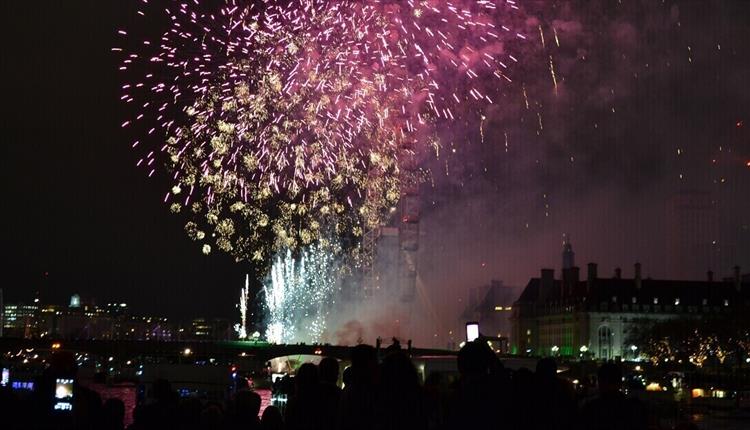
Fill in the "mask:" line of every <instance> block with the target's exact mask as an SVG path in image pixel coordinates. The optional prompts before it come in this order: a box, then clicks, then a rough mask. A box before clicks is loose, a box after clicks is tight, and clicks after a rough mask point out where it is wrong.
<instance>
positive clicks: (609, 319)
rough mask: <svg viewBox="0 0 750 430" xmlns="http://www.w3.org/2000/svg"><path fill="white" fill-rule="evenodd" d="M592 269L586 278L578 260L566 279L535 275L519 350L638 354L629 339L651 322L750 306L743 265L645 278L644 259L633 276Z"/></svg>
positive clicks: (520, 306) (518, 332)
mask: <svg viewBox="0 0 750 430" xmlns="http://www.w3.org/2000/svg"><path fill="white" fill-rule="evenodd" d="M587 269H588V270H587V276H586V279H580V276H579V269H578V267H575V266H573V267H570V268H567V269H563V274H562V279H555V276H554V270H553V269H542V270H541V276H540V277H538V278H532V279H531V280H529V282H528V284H527V285H526V287H525V289H524V291H523V292H522V293H521V296H520V297H519V298H518V300H517V301H516V302H515V303H514V304H513V311H512V319H511V321H512V326H513V328H512V336H511V340H512V346H511V352H512V353H516V354H525V355H534V356H563V357H581V358H595V359H613V358H617V357H620V358H622V359H636V358H638V356H639V355H638V354H639V353H638V348H637V347H635V346H634V345H630V344H628V343H627V341H628V339H629V336H630V335H631V334H632V333H633V332H634V330H637V329H638V328H639V327H643V325H644V324H651V323H656V322H659V321H665V320H672V319H685V320H690V319H696V318H701V317H702V316H704V315H727V316H729V315H737V314H740V313H742V312H747V311H748V310H750V282H748V281H750V279H748V277H747V276H740V269H739V267H735V269H734V274H733V276H732V277H730V278H725V279H724V280H722V281H716V280H714V279H713V273H711V272H709V274H708V279H707V280H705V281H679V280H655V279H650V278H643V276H642V273H641V265H640V264H638V263H636V265H635V268H634V274H633V277H632V278H630V279H625V278H622V276H621V271H620V270H619V269H617V270H616V271H615V275H614V276H613V277H611V278H601V277H599V276H598V273H597V265H596V264H595V263H589V264H588V268H587Z"/></svg>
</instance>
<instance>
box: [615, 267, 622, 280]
mask: <svg viewBox="0 0 750 430" xmlns="http://www.w3.org/2000/svg"><path fill="white" fill-rule="evenodd" d="M615 279H622V269H620V268H619V267H616V268H615Z"/></svg>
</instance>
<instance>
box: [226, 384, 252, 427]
mask: <svg viewBox="0 0 750 430" xmlns="http://www.w3.org/2000/svg"><path fill="white" fill-rule="evenodd" d="M260 403H261V401H260V395H258V393H256V392H254V391H247V390H245V391H238V392H237V393H236V394H235V395H234V401H233V402H232V405H231V406H232V407H231V410H230V411H229V414H228V417H227V424H226V426H225V427H226V428H227V430H230V429H231V430H235V429H237V430H239V429H248V430H250V429H258V428H260V420H259V419H258V414H259V413H260Z"/></svg>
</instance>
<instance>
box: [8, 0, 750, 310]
mask: <svg viewBox="0 0 750 430" xmlns="http://www.w3.org/2000/svg"><path fill="white" fill-rule="evenodd" d="M136 3H137V2H135V1H125V0H119V1H105V2H102V1H93V0H92V1H72V0H71V1H64V2H63V1H45V2H27V1H5V2H2V5H1V6H0V17H2V18H0V20H2V23H1V24H0V28H2V30H0V31H2V32H3V37H2V39H0V40H2V41H3V44H2V48H1V49H2V51H0V52H1V54H2V55H1V56H0V91H1V93H0V94H2V106H1V107H0V109H1V112H0V130H1V131H0V133H2V134H1V135H2V141H3V144H2V145H1V146H0V148H2V149H0V150H1V151H2V153H1V156H0V163H2V168H1V171H2V185H1V187H2V188H1V189H0V191H1V192H2V202H3V215H4V216H3V220H4V222H3V223H2V242H1V243H2V250H3V258H2V268H3V275H4V276H3V280H2V288H3V289H4V291H5V294H6V298H7V300H11V301H15V300H29V299H30V298H31V297H32V296H33V292H34V291H36V290H39V291H41V293H42V296H43V297H44V299H45V301H47V300H48V301H52V302H64V301H65V300H66V299H67V297H69V296H70V295H71V294H72V293H74V292H79V293H81V294H82V295H83V296H84V297H95V298H96V299H97V301H98V302H107V301H110V300H116V301H126V302H128V303H131V305H132V306H133V307H134V308H135V309H136V311H137V312H144V313H160V314H166V315H167V316H177V317H188V316H195V315H209V316H211V315H215V316H225V317H231V316H233V315H234V313H233V312H234V303H235V301H236V297H237V294H238V291H239V288H240V287H241V285H242V283H243V278H244V270H243V267H242V266H241V265H238V264H235V263H234V262H233V261H232V260H231V259H230V258H229V257H226V256H224V255H222V254H220V253H212V254H211V255H209V256H205V255H203V254H201V253H200V251H199V249H198V248H197V247H196V246H195V243H193V242H191V241H190V240H189V239H188V238H187V237H186V235H185V234H184V231H183V228H182V226H183V221H182V220H180V219H177V218H176V217H174V216H173V215H171V214H170V213H169V211H168V208H167V207H165V205H163V204H162V197H163V195H164V192H165V190H166V189H168V188H167V187H168V184H167V182H166V181H163V180H162V179H159V178H158V177H157V178H154V179H147V178H146V175H145V174H144V171H142V170H138V169H136V167H135V163H136V160H137V154H136V153H134V152H133V151H132V150H131V149H130V147H129V144H128V142H127V140H126V138H125V136H123V135H122V132H121V129H120V123H121V122H122V120H123V116H124V114H123V110H122V106H121V104H120V102H119V96H120V91H119V87H120V85H121V84H122V82H123V79H121V76H119V75H118V71H117V65H118V60H119V58H118V57H117V56H115V55H113V53H112V52H110V48H111V47H113V46H115V45H116V44H117V43H118V40H117V38H116V34H115V33H116V30H117V29H119V28H129V27H130V26H131V25H132V22H130V20H131V16H132V15H133V5H134V4H136ZM522 3H523V2H522ZM621 3H625V5H623V4H621ZM526 6H527V7H528V9H529V15H530V16H532V17H536V18H535V19H536V21H535V20H534V19H531V18H530V20H529V21H528V22H527V30H528V32H529V34H531V35H533V37H534V38H533V39H532V41H533V46H534V47H533V48H529V53H528V58H527V59H524V61H522V64H523V66H520V67H519V69H518V70H517V75H516V76H515V77H514V84H513V85H511V86H509V88H508V90H507V92H505V93H504V96H503V100H502V101H501V102H500V103H498V104H497V107H494V108H492V109H488V110H487V112H485V113H486V115H487V118H488V119H487V121H486V123H485V125H484V130H483V132H484V134H485V141H484V142H483V143H482V142H481V137H480V135H479V132H478V125H477V124H475V123H470V125H469V126H466V128H463V127H456V129H455V130H454V133H452V134H444V135H443V136H442V138H443V145H444V148H445V150H444V151H443V152H444V153H445V154H448V155H446V156H444V157H443V158H441V159H440V160H438V161H435V160H432V161H428V163H431V167H432V170H433V174H434V180H435V181H434V182H435V187H434V188H433V187H431V186H427V187H426V188H425V190H424V192H423V200H424V208H423V222H422V231H423V234H422V243H421V255H420V267H421V271H420V277H421V280H422V282H423V284H424V288H425V290H426V291H427V292H428V295H430V297H431V301H432V305H433V306H435V307H436V308H438V309H439V310H445V311H448V312H450V313H452V314H455V315H457V314H458V312H459V311H460V307H461V306H462V302H461V301H462V300H464V298H465V297H466V291H467V289H468V287H473V286H477V285H480V284H483V283H487V282H489V280H490V279H492V278H496V279H503V280H505V281H506V283H507V284H510V285H515V286H519V285H523V284H525V282H526V280H528V278H529V277H531V276H535V275H536V274H537V272H538V269H539V268H540V267H542V266H551V267H556V268H559V264H560V263H559V255H560V251H561V241H562V235H563V233H568V234H570V235H571V236H572V241H573V244H574V248H575V250H576V251H577V253H578V258H579V259H578V263H579V265H582V266H583V265H584V264H585V263H586V262H587V261H592V260H593V261H597V262H599V263H600V266H601V269H600V272H601V273H605V274H609V273H611V271H612V269H613V268H614V267H615V266H622V267H623V268H624V271H625V274H626V275H627V274H629V273H630V271H631V265H632V263H633V262H635V261H636V260H640V261H642V262H643V263H644V272H645V273H646V274H649V275H651V276H654V277H679V278H690V277H696V276H701V274H702V273H704V272H705V270H706V269H707V268H708V267H709V266H716V267H711V268H713V269H714V270H716V271H717V272H719V273H720V274H728V273H729V272H730V267H731V266H732V265H734V264H740V265H743V266H744V267H747V268H748V269H750V231H748V228H749V227H748V226H749V225H750V207H749V206H748V200H750V199H748V196H750V168H749V167H748V166H746V163H747V162H748V161H750V132H748V130H749V129H750V83H749V82H750V81H749V80H748V77H749V76H750V44H748V41H750V28H749V26H750V2H745V1H706V2H694V1H688V2H673V1H664V2H661V1H659V2H657V1H650V0H649V1H643V2H637V1H626V2H619V1H601V2H588V1H585V2H584V1H579V2H553V1H545V2H526ZM539 25H541V26H542V33H544V35H545V47H544V48H541V47H540V46H539V45H540V40H539V30H538V26H539ZM534 31H535V32H534ZM553 31H557V33H558V38H559V41H560V46H559V47H558V46H557V45H556V44H555V43H554V33H553ZM550 57H551V58H552V63H553V67H554V69H555V72H556V79H557V89H556V90H555V89H554V85H553V82H552V77H551V72H550V66H549V62H550ZM523 89H525V90H526V92H527V97H526V99H528V100H529V107H528V108H527V107H526V99H524V98H523V96H522V92H523ZM540 124H541V125H540ZM506 136H507V137H506ZM506 142H507V144H506ZM452 148H455V149H456V153H455V154H454V153H452V152H451V151H450V149H452ZM714 160H716V161H715V162H714ZM446 165H447V171H448V175H445V171H446ZM680 175H683V176H682V178H680ZM722 179H724V182H722V181H721V180H722ZM680 196H683V198H688V199H692V201H693V202H697V203H695V204H696V205H698V206H701V205H707V206H708V208H704V209H702V210H701V211H699V213H700V216H699V217H700V218H701V219H704V218H705V219H707V221H705V222H702V221H701V222H694V221H685V220H683V221H680V222H676V221H675V220H679V219H683V218H685V217H683V218H680V215H675V214H674V211H673V210H672V209H670V208H673V207H674V205H675V204H674V203H670V202H674V201H676V199H680V198H681V197H680ZM684 196H688V197H684ZM705 202H708V203H705ZM691 223H692V224H691ZM677 224H679V225H677ZM676 225H677V226H676ZM680 226H681V227H680ZM696 226H697V227H696ZM711 237H715V239H711V240H716V241H717V244H716V245H715V248H713V249H712V250H711V251H709V253H710V255H708V256H707V257H706V258H705V259H706V260H710V261H707V262H706V263H705V264H700V263H696V262H695V261H693V260H691V259H690V258H684V257H682V256H681V255H682V254H679V253H677V252H674V250H675V249H677V248H679V249H681V250H682V251H680V252H684V253H685V254H686V255H695V254H696V253H698V254H700V253H701V252H704V250H703V249H702V248H701V249H697V248H696V249H692V248H691V247H700V246H702V245H701V244H705V241H706V240H708V238H711ZM690 238H694V239H690ZM670 253H671V254H672V257H669V256H668V255H669V254H670ZM675 255H677V256H678V257H679V258H678V257H675ZM45 273H47V275H45Z"/></svg>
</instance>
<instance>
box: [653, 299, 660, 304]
mask: <svg viewBox="0 0 750 430" xmlns="http://www.w3.org/2000/svg"><path fill="white" fill-rule="evenodd" d="M654 304H655V305H658V304H659V298H658V297H654Z"/></svg>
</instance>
